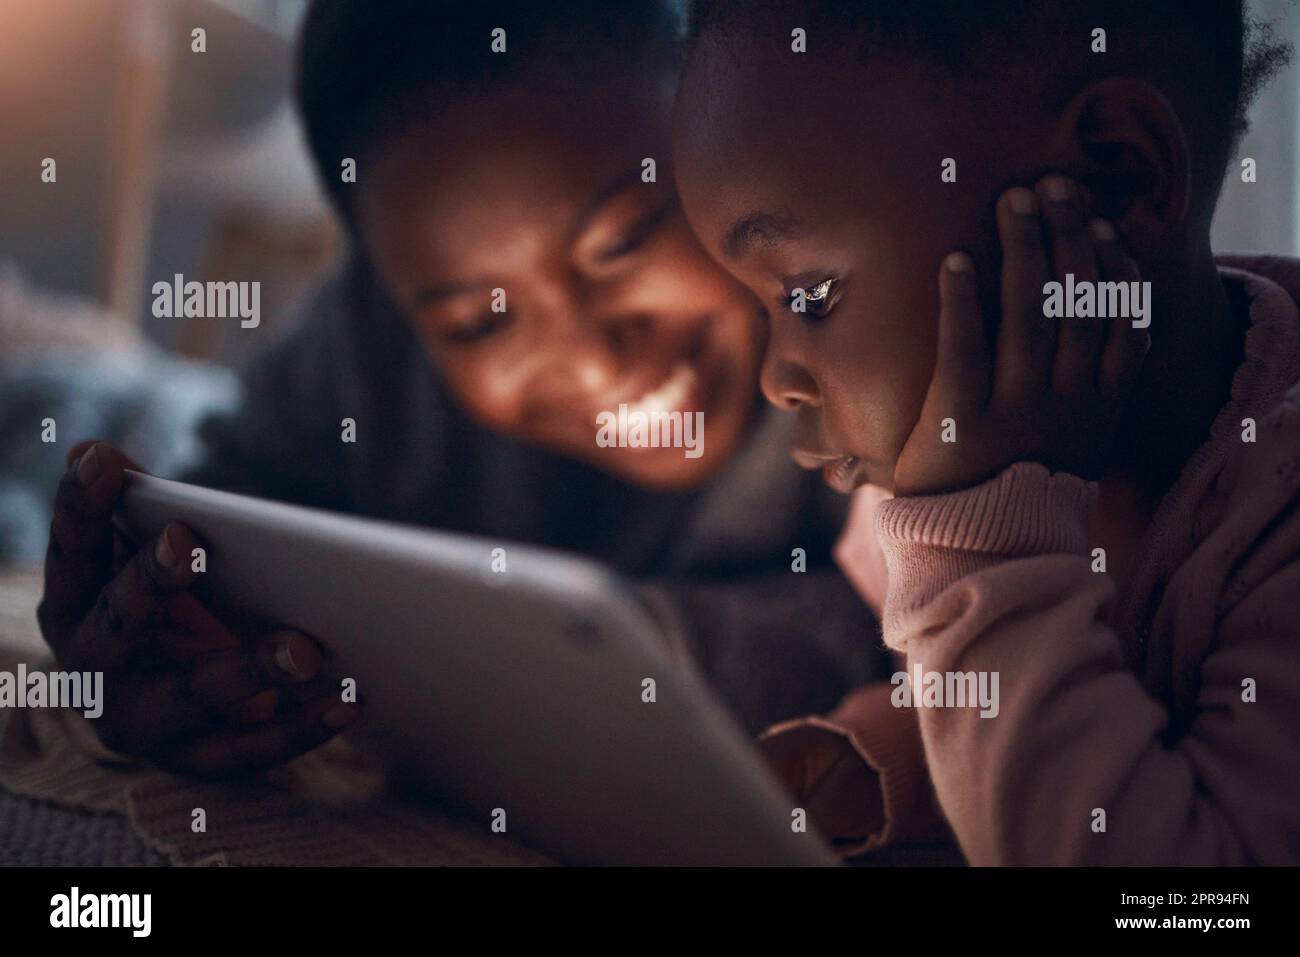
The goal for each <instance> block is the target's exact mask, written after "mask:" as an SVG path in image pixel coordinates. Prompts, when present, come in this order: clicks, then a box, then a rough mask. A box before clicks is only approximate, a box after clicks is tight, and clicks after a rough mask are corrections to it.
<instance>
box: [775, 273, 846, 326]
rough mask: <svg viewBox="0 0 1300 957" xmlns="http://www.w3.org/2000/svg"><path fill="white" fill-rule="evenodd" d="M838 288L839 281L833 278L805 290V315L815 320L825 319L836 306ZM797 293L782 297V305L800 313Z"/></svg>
mask: <svg viewBox="0 0 1300 957" xmlns="http://www.w3.org/2000/svg"><path fill="white" fill-rule="evenodd" d="M838 288H839V282H838V280H836V279H833V278H831V279H823V280H822V281H821V282H819V283H816V284H815V285H812V286H809V287H807V288H806V289H804V290H803V314H804V315H805V316H808V317H811V318H813V319H821V318H824V317H825V316H826V315H827V314H828V313H829V312H830V311H831V309H832V308H833V307H834V305H835V293H836V290H837V289H838ZM797 292H798V290H796V291H795V292H791V293H787V294H786V295H784V296H782V297H781V303H782V305H784V306H785V308H787V309H789V310H791V311H792V312H796V313H798V312H799V310H798V309H797V308H796V306H797V303H798V300H799V296H798V295H797Z"/></svg>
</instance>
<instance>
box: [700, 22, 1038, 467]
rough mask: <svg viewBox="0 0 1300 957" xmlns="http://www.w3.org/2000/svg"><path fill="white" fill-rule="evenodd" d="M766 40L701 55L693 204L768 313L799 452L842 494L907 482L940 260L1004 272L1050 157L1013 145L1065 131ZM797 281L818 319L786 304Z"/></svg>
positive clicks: (770, 388)
mask: <svg viewBox="0 0 1300 957" xmlns="http://www.w3.org/2000/svg"><path fill="white" fill-rule="evenodd" d="M723 42H724V43H726V42H727V41H723ZM739 42H743V41H739ZM756 46H757V45H755V49H752V50H751V49H749V48H748V47H746V48H744V49H742V50H741V52H740V54H739V55H736V50H737V49H738V48H735V47H731V46H723V45H720V44H719V43H718V42H716V41H712V40H711V39H710V38H709V37H707V36H706V37H705V38H704V39H702V40H701V41H700V43H699V45H698V47H697V49H696V51H695V53H694V54H693V56H692V58H691V62H690V64H689V65H688V67H687V72H686V75H685V76H684V77H683V81H682V87H681V90H680V93H679V99H678V105H677V118H676V127H675V131H674V132H675V157H676V163H677V169H678V185H679V190H680V192H681V195H682V202H683V207H684V208H685V210H686V213H687V215H688V217H689V218H690V221H691V223H692V225H693V226H694V227H695V230H696V232H697V233H698V234H699V236H700V237H701V239H702V240H703V241H704V244H705V245H706V246H707V247H708V248H709V250H710V251H711V252H712V253H713V254H714V256H715V257H716V258H717V259H718V260H719V262H721V263H722V264H723V265H725V266H726V267H727V268H728V269H729V270H730V271H731V272H732V273H733V274H735V275H736V276H737V277H738V278H739V279H741V281H743V282H744V283H745V284H746V285H747V286H749V288H750V289H752V290H753V291H754V292H755V293H756V294H757V295H758V296H759V297H760V299H761V300H762V303H763V305H764V306H765V307H766V308H767V311H768V315H769V320H770V321H769V329H770V335H769V342H768V349H767V355H766V358H765V361H764V363H763V370H762V385H763V391H764V393H765V394H766V395H767V397H768V399H769V400H770V401H771V402H773V403H774V404H776V405H778V406H780V407H783V408H788V409H794V410H796V414H797V427H796V438H795V441H794V448H793V449H792V451H793V453H794V455H795V458H796V459H797V460H798V461H799V462H800V464H802V465H804V466H805V467H808V468H820V469H822V470H823V473H824V474H825V475H826V477H827V480H828V481H829V482H831V484H832V485H834V486H835V487H836V488H839V489H840V490H842V491H847V490H849V489H851V488H852V487H854V486H856V485H859V484H862V483H863V482H871V483H873V484H877V485H881V486H883V487H885V488H892V485H893V470H894V463H895V461H896V460H897V457H898V453H899V452H900V450H901V449H902V447H903V445H904V443H905V441H906V440H907V437H908V434H909V433H910V431H911V429H912V427H913V425H914V424H915V422H916V420H917V418H918V416H919V413H920V409H921V404H922V401H923V399H924V396H925V392H926V389H927V387H928V385H929V381H930V376H931V372H932V369H933V362H934V347H935V337H936V331H937V317H938V301H939V300H938V288H937V277H938V271H939V264H940V263H941V261H942V260H943V258H944V256H945V255H946V254H947V253H949V252H952V251H954V250H959V249H964V250H966V251H967V252H969V253H970V254H971V255H972V256H973V257H974V258H975V262H976V264H977V266H978V267H980V269H981V274H982V275H986V276H987V275H990V272H989V269H990V267H991V266H994V268H995V264H996V262H997V259H996V257H997V249H996V235H995V232H994V228H993V223H994V220H993V206H994V202H995V199H996V196H997V194H998V192H999V191H1000V189H1001V188H1002V187H1003V186H1005V185H1007V184H1009V183H1011V182H1012V181H1014V180H1015V179H1016V178H1017V177H1018V176H1020V175H1027V173H1028V171H1029V170H1032V169H1033V168H1034V167H1035V165H1037V164H1038V163H1039V162H1041V160H1042V158H1041V157H1035V156H1032V155H1030V154H1031V153H1033V152H1034V149H1033V148H1031V149H1029V150H1026V149H1023V148H1020V147H1019V146H1017V149H1015V150H1012V149H1010V148H1009V147H1008V146H1007V144H1009V143H1016V144H1021V143H1026V142H1028V143H1038V142H1041V141H1043V140H1045V139H1046V138H1047V137H1046V136H1045V135H1044V129H1048V128H1049V127H1048V125H1047V124H1045V123H1044V122H1043V119H1042V118H1041V117H1039V118H1033V117H1029V116H1024V115H1012V114H1013V111H1012V110H1010V109H1009V108H1007V109H1006V111H1005V112H1006V114H1007V115H1005V116H1003V115H997V114H993V115H996V120H995V121H994V122H990V116H991V113H990V111H991V110H996V109H997V107H996V106H994V107H990V106H988V105H983V106H981V105H980V104H977V103H973V102H971V101H969V100H968V99H966V98H964V97H961V96H959V95H958V93H957V92H956V91H954V90H952V89H950V88H949V87H947V86H940V85H939V81H938V80H937V79H934V78H932V77H931V76H930V75H929V74H927V72H925V71H924V70H923V69H922V68H920V67H918V66H916V65H913V64H908V63H906V62H903V61H898V60H894V59H892V58H890V59H884V58H881V59H879V60H878V61H877V62H874V63H870V64H865V65H864V64H860V63H856V62H854V61H853V60H852V57H851V56H850V55H848V54H847V53H835V54H827V53H826V52H825V51H824V50H819V51H818V55H817V56H815V57H814V56H813V54H812V53H811V52H810V53H808V54H806V55H798V54H792V53H790V52H789V50H788V48H786V49H784V50H774V51H771V52H769V53H763V52H761V51H759V50H758V49H757V48H756ZM1035 124H1038V126H1037V128H1036V127H1035ZM1047 148H1048V144H1046V143H1043V145H1042V149H1043V150H1044V151H1045V150H1046V149H1047ZM947 157H952V158H954V159H956V161H957V171H956V172H957V181H956V182H955V183H949V182H943V181H942V179H941V172H942V167H941V164H942V161H943V160H944V159H945V158H947ZM992 274H993V275H996V272H993V273H992ZM795 288H802V289H804V290H805V291H806V296H807V301H806V311H805V312H804V313H803V314H802V315H801V314H798V313H795V312H793V311H791V309H790V308H789V307H788V306H787V305H786V304H785V302H784V301H783V300H784V299H785V297H787V296H789V295H791V293H792V290H794V289H795ZM819 300H820V301H819Z"/></svg>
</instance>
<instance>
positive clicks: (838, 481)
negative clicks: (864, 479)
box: [790, 448, 862, 495]
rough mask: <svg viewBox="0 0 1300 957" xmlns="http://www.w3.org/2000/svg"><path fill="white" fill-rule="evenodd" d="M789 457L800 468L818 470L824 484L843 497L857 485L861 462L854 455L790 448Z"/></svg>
mask: <svg viewBox="0 0 1300 957" xmlns="http://www.w3.org/2000/svg"><path fill="white" fill-rule="evenodd" d="M790 456H791V457H792V458H793V459H794V460H795V461H796V462H798V463H799V466H800V467H801V468H805V469H809V470H813V469H820V470H821V473H822V479H823V480H824V481H825V482H826V484H827V485H829V486H830V487H831V488H833V489H835V491H837V492H840V493H841V494H843V495H848V494H849V493H850V492H852V491H853V490H854V489H855V488H857V486H858V484H859V483H858V473H859V472H860V471H861V469H860V466H861V464H862V460H861V459H859V458H858V457H857V456H855V455H844V454H842V453H828V452H815V451H810V450H808V449H800V448H792V449H791V450H790Z"/></svg>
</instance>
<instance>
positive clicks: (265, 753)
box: [175, 689, 361, 777]
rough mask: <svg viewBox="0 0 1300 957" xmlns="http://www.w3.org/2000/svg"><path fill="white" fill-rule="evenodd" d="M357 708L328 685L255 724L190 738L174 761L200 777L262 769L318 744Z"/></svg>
mask: <svg viewBox="0 0 1300 957" xmlns="http://www.w3.org/2000/svg"><path fill="white" fill-rule="evenodd" d="M360 713H361V709H360V706H358V705H356V704H349V703H346V702H343V701H342V700H340V698H339V694H338V690H337V689H334V690H331V691H330V692H328V693H326V694H323V695H321V696H320V697H317V698H314V699H312V700H310V701H306V702H304V703H302V704H301V705H300V706H299V707H297V708H295V709H294V710H293V711H292V712H290V713H289V714H287V715H283V716H281V717H278V718H276V719H275V720H273V721H270V722H267V723H265V724H262V725H259V726H257V727H255V728H249V729H246V730H223V731H218V732H216V733H214V734H210V735H207V736H206V737H204V738H202V739H200V740H197V741H193V742H191V743H189V744H188V745H186V746H185V747H184V748H183V749H182V750H181V751H180V752H179V753H178V754H177V756H176V762H175V763H176V766H178V767H179V768H181V769H182V770H185V771H187V772H188V773H190V774H197V775H201V776H204V777H219V776H226V775H233V774H241V773H252V772H255V771H262V770H265V769H267V768H271V767H275V766H276V765H279V764H283V763H284V762H285V761H288V760H289V759H290V758H294V757H297V756H298V755H300V754H303V753H305V752H307V751H310V750H311V749H312V748H315V747H316V746H318V745H320V744H323V743H324V742H326V741H328V740H329V739H330V738H332V737H333V736H334V735H335V734H337V733H338V732H339V731H341V730H342V729H343V728H345V727H347V726H348V725H350V724H351V723H352V722H353V721H355V720H356V718H357V717H358V716H359V715H360Z"/></svg>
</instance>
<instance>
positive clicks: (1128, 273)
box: [1097, 220, 1151, 401]
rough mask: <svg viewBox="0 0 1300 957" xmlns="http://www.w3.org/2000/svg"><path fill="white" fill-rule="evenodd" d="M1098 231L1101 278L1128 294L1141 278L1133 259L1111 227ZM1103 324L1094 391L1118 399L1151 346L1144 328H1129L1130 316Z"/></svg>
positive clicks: (1127, 388) (1133, 378) (1135, 376)
mask: <svg viewBox="0 0 1300 957" xmlns="http://www.w3.org/2000/svg"><path fill="white" fill-rule="evenodd" d="M1097 222H1101V221H1100V220H1098V221H1097ZM1107 225H1109V224H1107ZM1101 232H1103V233H1106V238H1104V239H1102V240H1100V241H1099V242H1098V243H1097V261H1098V262H1099V263H1100V265H1101V274H1102V278H1103V280H1104V281H1105V282H1113V283H1119V284H1120V289H1125V288H1127V289H1128V290H1129V291H1130V294H1131V291H1132V290H1133V289H1135V288H1137V287H1136V284H1137V283H1138V282H1140V281H1141V279H1142V274H1141V272H1140V271H1139V269H1138V266H1137V263H1136V262H1134V261H1133V259H1132V257H1131V256H1129V255H1128V253H1127V252H1125V250H1124V247H1123V245H1122V244H1121V243H1120V240H1119V237H1118V236H1116V235H1115V231H1114V229H1113V228H1110V229H1109V232H1108V233H1107V231H1106V230H1101ZM1132 305H1133V304H1132V303H1131V302H1130V303H1129V306H1130V308H1129V309H1128V310H1127V311H1128V312H1132V311H1133V309H1132ZM1106 325H1107V331H1106V341H1105V344H1104V345H1103V347H1102V353H1101V361H1100V364H1099V365H1098V368H1097V391H1098V392H1099V393H1100V394H1101V396H1102V397H1103V398H1106V399H1110V400H1112V401H1119V400H1121V399H1122V398H1123V397H1124V396H1126V395H1127V394H1128V391H1129V389H1130V388H1131V387H1132V385H1133V383H1134V381H1135V380H1136V379H1137V374H1138V372H1139V371H1140V370H1141V368H1142V360H1143V359H1144V358H1145V357H1146V354H1147V350H1148V349H1150V347H1151V336H1150V335H1149V332H1148V330H1147V329H1135V328H1133V322H1132V320H1131V319H1129V318H1127V317H1124V316H1120V317H1117V318H1112V319H1108V320H1106Z"/></svg>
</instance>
